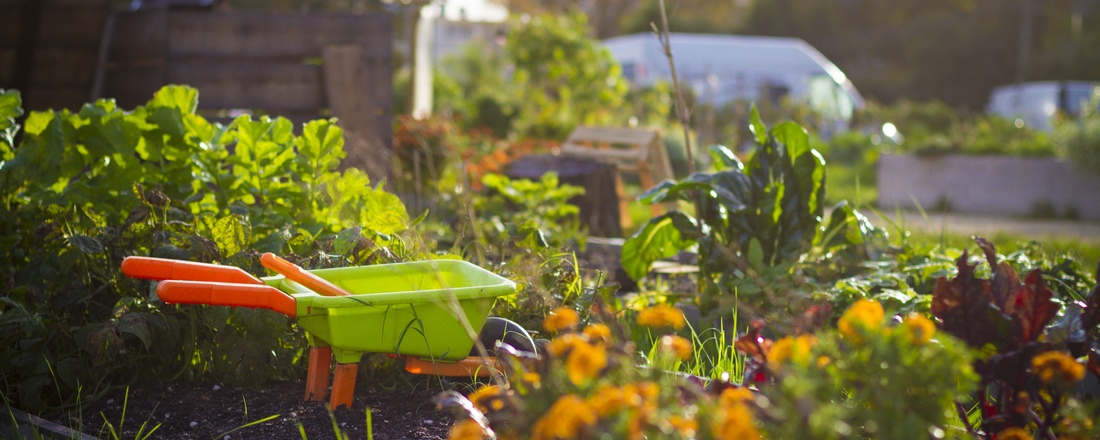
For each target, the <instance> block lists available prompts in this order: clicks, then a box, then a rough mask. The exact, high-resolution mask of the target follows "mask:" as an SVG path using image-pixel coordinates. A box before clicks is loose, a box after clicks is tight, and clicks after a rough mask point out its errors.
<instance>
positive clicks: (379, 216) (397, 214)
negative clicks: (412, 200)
mask: <svg viewBox="0 0 1100 440" xmlns="http://www.w3.org/2000/svg"><path fill="white" fill-rule="evenodd" d="M364 202H366V203H365V206H364V208H365V209H363V215H364V218H363V221H362V222H363V227H365V228H367V229H370V230H372V231H375V232H378V233H380V234H386V235H391V234H393V233H395V232H398V231H404V230H405V229H406V228H407V225H408V223H409V214H408V212H406V211H405V204H404V203H403V202H401V199H400V198H398V197H397V196H396V195H394V194H391V193H388V192H386V191H385V190H383V189H372V190H370V192H369V193H367V197H366V199H365V200H364Z"/></svg>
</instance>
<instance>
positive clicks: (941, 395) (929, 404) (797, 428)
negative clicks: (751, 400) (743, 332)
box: [738, 300, 976, 439]
mask: <svg viewBox="0 0 1100 440" xmlns="http://www.w3.org/2000/svg"><path fill="white" fill-rule="evenodd" d="M738 347H739V348H742V347H746V348H750V349H749V350H748V351H749V352H750V353H751V354H753V355H754V356H755V357H754V362H753V363H752V365H751V366H750V367H747V369H748V370H749V371H750V373H747V374H752V376H748V377H755V379H756V380H757V382H758V386H759V387H760V389H761V391H762V392H763V394H764V395H765V396H766V397H767V398H768V402H769V403H770V404H769V405H768V406H767V407H766V408H764V409H763V411H762V412H763V414H762V418H763V419H765V420H769V421H770V422H771V423H768V424H767V425H765V427H766V430H767V431H768V432H769V433H770V434H773V435H775V436H776V437H780V438H823V439H828V438H834V439H835V438H853V437H860V438H902V437H912V436H931V437H933V438H942V437H944V436H945V434H946V433H947V432H949V431H951V430H952V426H951V425H957V424H958V423H957V422H956V421H954V420H952V417H951V413H952V410H953V408H954V402H955V401H956V399H960V398H963V397H964V396H965V393H966V392H967V391H969V390H970V389H971V386H972V385H973V383H974V382H975V379H976V375H975V374H974V371H973V370H972V368H971V366H970V359H971V354H970V352H969V351H968V350H967V348H966V346H965V345H964V344H962V343H961V342H960V341H957V340H955V339H954V338H952V337H950V336H946V335H942V334H940V333H936V331H935V325H934V324H933V323H932V321H930V320H928V319H927V318H925V317H924V316H923V315H919V314H918V315H910V316H908V317H906V318H905V319H904V320H900V322H898V323H897V324H896V325H891V324H890V320H888V319H886V315H885V313H884V311H883V309H882V307H881V306H880V305H879V304H878V303H875V302H872V301H867V300H864V301H861V302H859V303H856V304H854V305H853V306H852V307H851V308H849V309H848V310H847V311H846V312H845V313H844V315H843V316H842V317H841V318H840V320H839V322H838V324H837V326H836V329H835V330H832V329H830V330H826V331H820V332H817V333H813V334H811V333H802V334H800V335H797V336H788V337H785V338H782V339H779V340H777V341H770V340H764V339H762V338H760V336H759V333H758V332H756V333H751V334H750V335H748V336H747V337H743V338H742V339H741V340H739V342H738Z"/></svg>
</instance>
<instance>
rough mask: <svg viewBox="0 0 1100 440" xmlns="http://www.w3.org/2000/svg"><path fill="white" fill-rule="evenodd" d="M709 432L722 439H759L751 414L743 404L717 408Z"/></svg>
mask: <svg viewBox="0 0 1100 440" xmlns="http://www.w3.org/2000/svg"><path fill="white" fill-rule="evenodd" d="M717 414H718V417H717V420H715V423H714V425H713V426H711V432H712V433H713V434H714V436H715V437H717V438H722V439H727V438H728V439H739V440H740V439H759V438H760V432H759V431H757V430H756V425H755V424H754V423H753V421H752V412H751V411H749V409H748V407H746V406H745V405H744V404H736V405H732V406H724V407H721V408H719V410H718V412H717Z"/></svg>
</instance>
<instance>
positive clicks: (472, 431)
mask: <svg viewBox="0 0 1100 440" xmlns="http://www.w3.org/2000/svg"><path fill="white" fill-rule="evenodd" d="M447 438H449V439H450V440H482V439H483V438H485V432H484V431H482V430H481V425H478V424H477V422H475V421H473V420H471V419H466V420H463V421H461V422H458V423H455V425H454V426H452V427H451V432H450V435H448V436H447Z"/></svg>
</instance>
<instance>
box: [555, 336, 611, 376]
mask: <svg viewBox="0 0 1100 440" xmlns="http://www.w3.org/2000/svg"><path fill="white" fill-rule="evenodd" d="M606 366H607V351H606V350H605V349H604V347H603V346H602V345H592V344H589V343H587V342H584V341H580V342H577V343H576V344H574V345H573V351H571V352H570V353H569V359H566V361H565V372H566V373H567V374H568V375H569V381H570V382H573V384H574V385H580V384H582V383H584V382H585V381H586V380H588V379H591V378H593V377H596V375H597V374H599V373H600V371H601V370H603V367H606Z"/></svg>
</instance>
